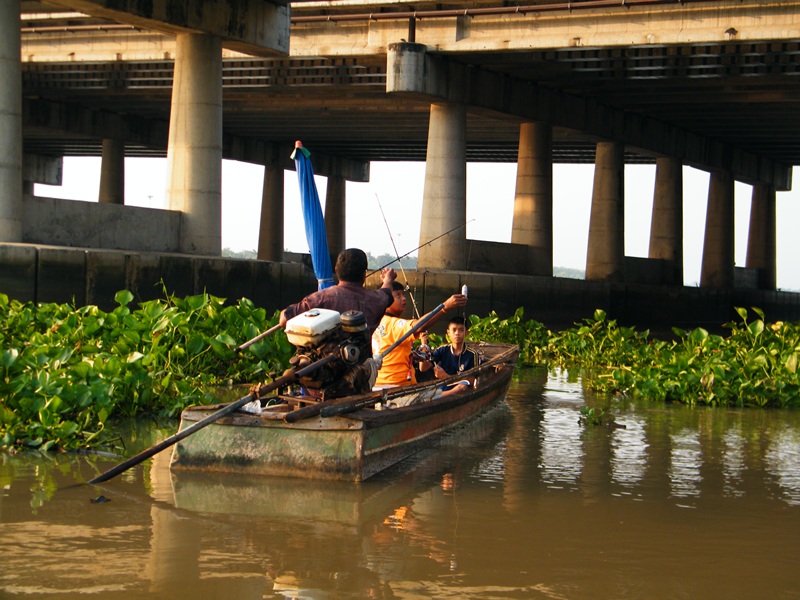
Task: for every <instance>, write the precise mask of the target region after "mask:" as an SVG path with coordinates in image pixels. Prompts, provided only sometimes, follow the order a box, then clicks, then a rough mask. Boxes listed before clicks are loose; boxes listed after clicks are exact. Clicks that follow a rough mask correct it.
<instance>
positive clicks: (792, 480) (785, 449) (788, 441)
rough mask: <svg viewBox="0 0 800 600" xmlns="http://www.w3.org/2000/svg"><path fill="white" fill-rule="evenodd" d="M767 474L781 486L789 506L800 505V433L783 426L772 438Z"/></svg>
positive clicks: (768, 454) (767, 461) (766, 460)
mask: <svg viewBox="0 0 800 600" xmlns="http://www.w3.org/2000/svg"><path fill="white" fill-rule="evenodd" d="M765 462H766V465H767V472H768V473H769V474H770V475H772V476H773V477H774V478H775V480H776V482H777V484H778V486H780V488H781V491H782V495H783V498H785V499H786V501H787V502H788V503H789V504H792V505H794V506H797V505H798V504H800V432H798V430H797V429H796V428H793V427H792V428H790V427H789V426H781V427H780V428H779V429H778V431H776V432H775V434H774V435H773V437H772V440H771V442H770V444H769V447H768V449H767V453H766V456H765Z"/></svg>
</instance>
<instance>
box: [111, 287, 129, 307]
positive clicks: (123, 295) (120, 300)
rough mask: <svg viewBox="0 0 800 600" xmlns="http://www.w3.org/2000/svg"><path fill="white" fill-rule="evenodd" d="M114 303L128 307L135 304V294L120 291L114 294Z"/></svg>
mask: <svg viewBox="0 0 800 600" xmlns="http://www.w3.org/2000/svg"><path fill="white" fill-rule="evenodd" d="M114 302H116V303H117V304H119V305H121V306H126V305H128V304H130V303H131V302H133V294H132V293H130V292H129V291H128V290H120V291H119V292H117V293H116V294H114Z"/></svg>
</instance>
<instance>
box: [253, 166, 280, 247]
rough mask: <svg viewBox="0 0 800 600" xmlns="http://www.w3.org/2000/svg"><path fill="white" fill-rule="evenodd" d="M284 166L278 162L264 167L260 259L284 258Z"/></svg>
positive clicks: (259, 243)
mask: <svg viewBox="0 0 800 600" xmlns="http://www.w3.org/2000/svg"><path fill="white" fill-rule="evenodd" d="M283 188H284V184H283V168H282V167H281V166H280V165H277V164H269V165H266V166H265V167H264V187H263V190H262V192H261V223H260V225H259V228H258V260H270V261H273V262H281V261H282V260H283V218H284V210H283V205H284V198H283Z"/></svg>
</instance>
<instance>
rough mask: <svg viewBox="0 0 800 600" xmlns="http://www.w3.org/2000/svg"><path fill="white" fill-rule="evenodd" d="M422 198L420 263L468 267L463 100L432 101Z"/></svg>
mask: <svg viewBox="0 0 800 600" xmlns="http://www.w3.org/2000/svg"><path fill="white" fill-rule="evenodd" d="M425 160H426V163H425V187H424V192H423V199H422V223H421V227H420V233H419V238H420V245H422V244H427V243H428V242H430V241H431V240H432V239H434V238H436V237H437V236H440V235H442V234H444V233H445V232H447V231H450V230H452V229H454V228H457V227H459V226H461V228H460V229H455V231H452V232H451V233H449V234H448V235H445V236H444V237H441V238H439V239H438V240H436V241H435V242H433V243H430V244H428V245H427V246H424V247H422V248H420V250H419V259H418V265H419V267H421V268H432V269H466V268H467V267H468V266H467V264H466V263H467V256H466V247H467V242H466V240H467V234H466V229H465V227H464V224H465V223H466V220H467V112H466V109H465V107H464V105H463V104H455V103H442V104H432V105H431V115H430V126H429V128H428V154H427V157H426V159H425Z"/></svg>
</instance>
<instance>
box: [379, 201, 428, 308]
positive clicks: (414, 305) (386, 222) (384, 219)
mask: <svg viewBox="0 0 800 600" xmlns="http://www.w3.org/2000/svg"><path fill="white" fill-rule="evenodd" d="M375 200H377V201H378V208H379V209H381V216H382V217H383V222H384V224H385V225H386V232H387V233H388V234H389V239H390V240H391V241H392V248H394V255H395V256H396V257H397V263H398V264H399V265H400V272H401V273H402V274H403V279H404V280H405V282H406V289H405V291H407V292H408V296H409V297H410V298H411V306H412V307H413V308H414V316H415V317H416V318H417V319H419V316H420V315H419V310H418V309H417V301H416V300H415V299H414V294H412V293H411V286H410V285H408V277H406V270H405V269H404V268H403V261H401V260H400V253H399V252H398V251H397V245H396V244H395V243H394V236H392V230H391V228H390V227H389V221H387V220H386V213H384V212H383V206H382V205H381V199H380V198H378V194H377V193H376V194H375ZM389 264H391V263H389Z"/></svg>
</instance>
